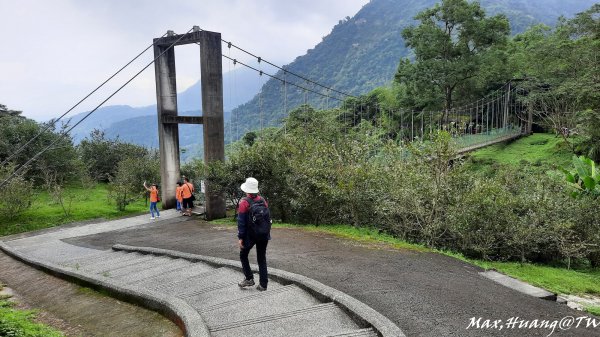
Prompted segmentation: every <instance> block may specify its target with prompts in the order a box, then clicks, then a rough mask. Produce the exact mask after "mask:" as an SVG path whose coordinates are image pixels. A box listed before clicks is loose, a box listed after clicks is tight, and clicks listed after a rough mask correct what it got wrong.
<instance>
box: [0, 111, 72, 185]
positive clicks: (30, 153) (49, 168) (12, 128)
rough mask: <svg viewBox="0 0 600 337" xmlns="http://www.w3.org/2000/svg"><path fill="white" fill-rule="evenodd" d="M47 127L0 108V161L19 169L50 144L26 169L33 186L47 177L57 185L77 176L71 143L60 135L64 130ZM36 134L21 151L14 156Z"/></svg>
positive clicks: (48, 125) (69, 139)
mask: <svg viewBox="0 0 600 337" xmlns="http://www.w3.org/2000/svg"><path fill="white" fill-rule="evenodd" d="M48 123H50V124H43V123H42V124H40V123H37V122H36V121H34V120H32V119H28V118H25V117H23V116H21V112H20V111H14V110H8V109H7V108H6V106H4V105H1V104H0V161H5V160H7V159H8V158H10V163H11V164H12V165H14V167H20V166H21V165H23V164H25V163H26V162H27V161H29V160H30V159H31V158H32V157H34V156H36V155H37V154H38V153H39V152H40V151H42V150H43V149H45V148H46V147H48V146H49V145H50V144H53V143H54V145H53V146H51V147H50V148H49V149H48V150H46V151H45V152H44V153H43V154H41V155H40V156H38V157H37V159H36V160H35V161H33V162H31V163H30V164H29V165H28V167H27V171H26V172H27V174H28V176H29V177H30V178H32V179H33V180H34V182H35V183H37V184H39V183H42V182H45V181H46V176H47V175H48V174H49V173H50V174H52V175H54V176H56V177H57V178H58V179H59V180H60V181H66V180H71V179H73V178H76V177H77V176H78V175H79V170H78V164H79V163H78V159H77V152H76V151H75V147H74V146H73V141H72V139H71V138H70V137H69V136H67V135H65V134H64V133H63V132H62V131H64V130H56V128H55V126H54V124H53V122H52V121H50V122H48ZM45 129H47V130H46V131H45V132H42V131H43V130H45ZM38 134H39V136H38V137H37V138H36V139H35V140H33V141H32V142H31V143H29V144H28V145H27V146H26V147H24V148H23V149H22V151H20V152H19V153H15V152H16V150H17V149H20V148H21V147H22V146H24V145H25V144H27V143H28V142H29V141H30V140H32V139H33V137H35V136H36V135H38Z"/></svg>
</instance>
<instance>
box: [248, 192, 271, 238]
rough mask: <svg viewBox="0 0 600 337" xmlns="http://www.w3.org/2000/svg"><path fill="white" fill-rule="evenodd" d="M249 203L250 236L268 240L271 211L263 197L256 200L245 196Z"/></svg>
mask: <svg viewBox="0 0 600 337" xmlns="http://www.w3.org/2000/svg"><path fill="white" fill-rule="evenodd" d="M244 199H245V200H246V201H247V202H248V203H249V204H250V208H249V212H248V225H249V226H248V229H249V234H250V236H251V237H252V238H253V239H255V240H260V241H266V240H268V239H269V233H271V213H270V212H269V208H268V207H267V205H266V204H265V199H263V198H262V197H261V198H260V199H259V200H257V201H254V200H252V199H251V198H244Z"/></svg>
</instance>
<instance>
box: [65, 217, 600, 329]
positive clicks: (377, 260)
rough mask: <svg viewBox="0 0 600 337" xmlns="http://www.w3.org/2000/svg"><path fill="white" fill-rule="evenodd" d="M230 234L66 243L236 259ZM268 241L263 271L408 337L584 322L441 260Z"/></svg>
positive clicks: (277, 234) (119, 234)
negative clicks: (342, 302) (362, 309)
mask: <svg viewBox="0 0 600 337" xmlns="http://www.w3.org/2000/svg"><path fill="white" fill-rule="evenodd" d="M186 220H187V219H186ZM235 232H236V229H235V228H234V227H227V226H215V225H211V224H208V223H206V222H203V221H199V220H191V221H180V219H177V220H176V221H174V222H169V221H164V222H162V223H156V224H154V225H148V226H144V227H139V228H136V229H135V230H127V229H122V230H117V231H112V232H106V233H102V234H97V235H89V236H83V237H79V238H75V239H68V240H66V241H67V242H69V243H72V244H77V245H80V246H84V247H89V248H95V249H108V248H110V247H111V246H112V245H114V244H117V243H121V244H127V245H132V246H148V247H158V248H164V249H172V250H178V251H183V252H189V253H195V254H200V255H207V256H215V257H221V258H225V259H230V260H237V259H238V250H237V248H236V245H237V240H236V234H235ZM272 236H273V240H272V241H271V242H270V243H269V247H268V250H267V259H268V262H269V266H270V267H274V268H279V269H282V270H286V271H289V272H293V273H297V274H300V275H304V276H307V277H310V278H312V279H315V280H317V281H319V282H321V283H323V284H325V285H328V286H330V287H333V288H336V289H338V290H340V291H342V292H344V293H347V294H349V295H351V296H353V297H354V298H356V299H358V300H360V301H361V302H363V303H365V304H367V305H368V306H370V307H371V308H373V309H375V310H376V311H378V312H380V313H382V314H383V315H385V316H386V317H387V318H389V319H391V320H392V321H393V322H394V323H396V324H397V325H398V326H399V327H400V328H401V329H402V331H403V332H404V333H405V334H406V335H407V336H431V337H440V336H444V337H445V336H548V334H549V333H550V332H551V329H543V328H538V329H536V328H531V329H525V328H521V329H519V328H514V329H508V328H504V329H503V330H497V329H479V330H477V329H473V328H470V329H468V330H467V329H466V327H467V326H468V325H469V322H470V319H471V318H472V317H476V318H479V317H482V321H481V322H482V323H483V321H484V320H486V319H490V320H504V322H506V321H507V320H509V319H510V318H511V317H518V318H519V319H524V320H530V321H532V320H535V319H537V320H551V321H553V320H561V319H562V318H563V317H565V316H573V317H579V316H586V314H585V313H582V312H579V311H575V310H572V309H570V308H568V307H567V306H565V305H561V304H557V303H555V302H551V301H545V300H541V299H537V298H533V297H530V296H527V295H524V294H521V293H519V292H516V291H513V290H511V289H508V288H506V287H504V286H502V285H499V284H497V283H495V282H493V281H491V280H489V279H487V278H485V277H483V276H481V275H480V274H479V273H480V272H481V271H482V270H481V269H479V268H477V267H475V266H472V265H470V264H467V263H464V262H461V261H459V260H456V259H453V258H450V257H447V256H443V255H439V254H433V253H417V252H413V251H403V250H395V249H390V248H388V247H386V246H383V245H382V246H374V245H362V244H358V243H356V242H353V241H350V240H345V239H341V238H337V237H334V236H331V235H326V234H320V233H311V232H306V231H302V230H295V229H274V230H273V233H272ZM251 259H255V257H254V255H253V256H251ZM588 316H589V315H588ZM552 336H600V329H599V328H596V329H592V328H583V327H579V328H575V327H572V328H571V329H569V330H566V331H563V330H561V329H559V328H556V331H555V332H554V334H553V335H552Z"/></svg>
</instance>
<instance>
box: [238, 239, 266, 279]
mask: <svg viewBox="0 0 600 337" xmlns="http://www.w3.org/2000/svg"><path fill="white" fill-rule="evenodd" d="M255 244H256V260H257V262H258V275H259V276H260V280H259V281H260V285H261V286H262V287H263V288H265V289H267V283H268V282H269V278H268V273H267V244H269V241H258V242H256V243H254V242H252V240H248V239H246V240H244V248H242V249H241V250H240V261H241V262H242V269H243V270H244V276H246V280H253V279H254V275H253V274H252V269H250V261H248V254H249V253H250V249H252V247H254V245H255Z"/></svg>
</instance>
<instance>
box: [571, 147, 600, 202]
mask: <svg viewBox="0 0 600 337" xmlns="http://www.w3.org/2000/svg"><path fill="white" fill-rule="evenodd" d="M572 163H573V169H572V170H566V169H564V168H563V169H562V171H563V173H564V174H565V179H566V181H567V183H568V184H569V185H571V186H572V187H573V188H574V191H573V192H572V193H571V196H573V197H579V196H582V195H586V194H591V195H594V196H600V170H598V169H597V168H596V163H594V161H593V160H591V159H590V158H587V157H585V156H579V157H577V156H575V155H574V156H573V159H572Z"/></svg>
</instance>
